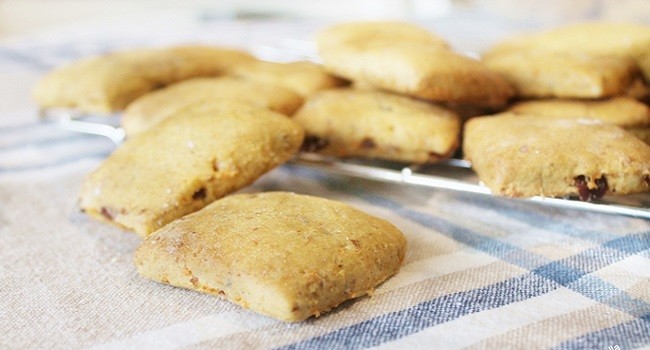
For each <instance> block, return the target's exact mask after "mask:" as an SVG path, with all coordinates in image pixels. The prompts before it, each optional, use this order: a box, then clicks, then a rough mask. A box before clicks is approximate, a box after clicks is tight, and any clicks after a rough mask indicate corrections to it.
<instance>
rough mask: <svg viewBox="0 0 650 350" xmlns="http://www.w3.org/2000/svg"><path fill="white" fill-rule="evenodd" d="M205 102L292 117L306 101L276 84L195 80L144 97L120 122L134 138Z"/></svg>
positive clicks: (132, 104)
mask: <svg viewBox="0 0 650 350" xmlns="http://www.w3.org/2000/svg"><path fill="white" fill-rule="evenodd" d="M203 101H224V102H226V103H227V102H229V101H235V102H241V103H246V104H250V105H252V106H256V107H264V108H268V109H270V110H273V111H276V112H279V113H282V114H285V115H291V114H293V112H295V111H296V109H298V107H300V105H302V102H303V98H302V96H300V95H299V94H297V93H296V92H294V91H293V90H290V89H288V88H286V87H283V86H279V85H276V84H272V83H263V82H256V81H250V80H246V79H239V78H233V77H218V78H193V79H188V80H184V81H181V82H179V83H175V84H171V85H169V86H167V87H165V88H162V89H160V90H156V91H153V92H150V93H148V94H145V95H143V96H140V97H139V98H137V99H136V100H135V101H133V102H132V103H130V104H129V105H128V107H127V108H126V110H125V111H124V113H123V114H122V119H121V121H120V122H121V124H122V127H123V128H124V131H125V132H126V135H127V136H133V135H136V134H139V133H141V132H143V131H145V130H148V129H150V128H151V127H153V126H154V125H156V124H158V123H160V122H161V121H163V120H165V119H166V118H169V117H170V116H171V115H174V114H175V113H176V112H177V111H179V110H181V109H183V108H186V107H187V106H190V105H192V104H195V103H200V102H203Z"/></svg>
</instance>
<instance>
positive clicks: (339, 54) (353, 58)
mask: <svg viewBox="0 0 650 350" xmlns="http://www.w3.org/2000/svg"><path fill="white" fill-rule="evenodd" d="M337 29H338V27H336V26H335V27H333V28H330V29H326V30H324V31H323V32H322V33H321V34H320V35H319V36H318V38H317V44H318V49H319V53H320V55H321V57H322V59H323V64H324V65H325V68H326V69H328V70H329V71H330V72H332V73H334V74H335V75H338V76H341V77H344V78H346V79H349V80H352V81H360V82H362V83H364V84H370V85H371V86H375V87H377V88H380V89H384V90H388V91H393V92H398V93H402V94H406V95H411V96H415V97H419V98H424V99H428V100H433V101H444V102H461V103H470V104H476V105H486V106H501V105H503V104H505V103H506V101H507V100H508V99H509V98H510V97H511V96H512V95H513V93H514V91H513V89H512V88H511V87H510V86H509V85H508V83H507V82H506V81H505V80H504V79H503V78H502V77H501V76H499V75H498V74H497V73H495V72H492V71H491V70H489V69H488V68H487V67H486V66H485V65H483V64H482V63H481V62H479V61H477V60H474V59H472V58H469V57H465V56H462V55H459V54H456V53H454V52H452V51H450V50H448V49H447V48H446V47H445V46H444V45H442V44H436V43H435V40H433V39H431V40H429V41H431V42H427V41H426V40H424V39H410V36H407V35H401V34H400V32H397V31H396V32H395V33H393V32H392V30H393V29H392V28H391V27H386V28H381V27H378V28H374V31H373V32H372V36H371V37H370V38H366V37H365V36H363V35H360V36H359V38H360V39H359V40H352V39H350V37H352V38H356V37H354V36H353V35H352V34H350V33H349V32H347V31H341V30H337ZM361 39H365V40H361Z"/></svg>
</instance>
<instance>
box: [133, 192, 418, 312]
mask: <svg viewBox="0 0 650 350" xmlns="http://www.w3.org/2000/svg"><path fill="white" fill-rule="evenodd" d="M405 252H406V239H405V237H404V235H403V234H402V233H401V232H400V231H399V230H398V229H397V228H396V227H395V226H393V225H391V224H390V223H389V222H387V221H384V220H382V219H379V218H376V217H373V216H371V215H368V214H366V213H363V212H361V211H359V210H357V209H354V208H352V207H350V206H348V205H346V204H343V203H339V202H335V201H332V200H328V199H324V198H318V197H311V196H306V195H298V194H294V193H286V192H268V193H260V194H240V195H233V196H228V197H226V198H223V199H220V200H218V201H216V202H214V203H212V204H210V205H209V206H207V207H205V208H204V209H202V210H200V211H198V212H196V213H193V214H191V215H188V216H185V217H183V218H181V219H179V220H176V221H174V222H172V223H170V224H169V225H167V226H165V227H164V228H162V229H160V230H158V231H157V232H155V233H154V234H152V235H151V236H149V237H148V238H147V239H146V240H145V241H144V242H142V245H141V246H140V247H139V248H138V250H137V251H136V253H135V265H136V267H137V269H138V272H140V274H142V275H143V276H145V277H147V278H150V279H152V280H155V281H159V282H163V283H167V284H171V285H174V286H177V287H183V288H188V289H193V290H197V291H200V292H203V293H208V294H213V295H218V296H222V297H224V298H226V299H228V300H230V301H232V302H234V303H236V304H238V305H241V306H242V307H245V308H249V309H251V310H253V311H255V312H258V313H261V314H264V315H268V316H271V317H274V318H277V319H280V320H284V321H301V320H304V319H306V318H308V317H310V316H312V315H315V316H318V315H320V314H321V313H323V312H326V311H328V310H330V309H332V308H334V307H336V306H337V305H339V304H341V303H342V302H344V301H346V300H348V299H352V298H356V297H359V296H362V295H365V294H367V293H370V292H372V290H373V288H374V287H375V286H376V285H377V284H379V283H381V282H383V281H384V280H386V279H387V278H388V277H390V276H392V275H393V274H395V273H396V272H397V271H398V269H399V267H400V265H401V263H402V261H403V259H404V255H405Z"/></svg>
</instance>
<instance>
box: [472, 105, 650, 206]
mask: <svg viewBox="0 0 650 350" xmlns="http://www.w3.org/2000/svg"><path fill="white" fill-rule="evenodd" d="M463 150H464V152H465V158H466V159H468V160H469V161H470V162H471V163H472V168H473V169H474V170H475V171H476V173H477V174H478V176H479V178H480V180H481V181H482V182H483V183H484V184H485V185H486V186H487V187H488V188H490V190H491V191H492V193H494V194H498V195H504V196H510V197H531V196H545V197H565V196H579V197H580V198H581V199H582V200H592V199H597V198H600V197H602V196H603V195H605V194H613V195H617V194H627V193H637V192H645V191H648V190H649V189H650V145H648V144H646V143H644V142H643V141H641V140H639V139H638V138H636V137H634V136H633V135H632V134H630V133H628V132H627V131H625V130H624V129H622V128H620V127H618V126H615V125H607V124H603V123H602V122H600V121H597V120H593V119H577V120H576V119H553V120H548V119H544V118H539V116H537V115H523V114H520V115H517V114H512V113H503V114H499V115H494V116H485V117H477V118H472V119H470V120H469V121H468V122H467V123H466V124H465V133H464V138H463Z"/></svg>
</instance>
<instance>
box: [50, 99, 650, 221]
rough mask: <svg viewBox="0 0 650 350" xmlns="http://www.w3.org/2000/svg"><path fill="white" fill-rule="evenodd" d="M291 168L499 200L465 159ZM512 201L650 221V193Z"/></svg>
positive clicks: (68, 119)
mask: <svg viewBox="0 0 650 350" xmlns="http://www.w3.org/2000/svg"><path fill="white" fill-rule="evenodd" d="M41 120H42V121H43V122H44V123H50V124H51V125H53V126H55V127H58V128H61V129H64V130H68V131H74V132H79V133H84V134H93V135H100V136H104V137H107V138H109V139H110V140H111V141H112V142H113V143H115V144H116V145H119V144H120V143H122V142H123V141H124V139H125V133H124V130H123V129H122V128H120V127H119V115H111V116H87V115H83V114H81V113H77V112H75V111H70V110H64V109H51V110H44V111H41ZM291 163H293V164H295V165H298V166H302V167H307V168H311V169H315V170H317V171H321V172H323V173H327V174H336V175H343V176H351V177H356V178H363V179H369V180H376V181H382V182H389V183H395V184H398V185H405V186H423V187H429V188H434V189H440V190H445V191H456V192H464V193H471V194H475V195H479V196H492V197H495V195H493V194H492V193H491V192H490V190H489V189H488V188H487V187H485V186H483V185H482V184H481V182H480V181H479V179H478V177H477V176H476V174H475V173H474V172H473V171H472V169H471V164H470V163H469V162H467V161H466V160H463V159H455V158H451V159H448V160H446V161H443V162H440V163H435V164H425V165H409V164H404V163H399V162H390V161H382V160H369V159H358V158H349V159H347V158H346V159H339V158H331V157H324V156H321V155H317V154H313V153H305V152H301V153H299V154H297V155H296V156H295V157H294V158H293V159H292V160H291ZM500 198H501V197H500ZM512 200H517V201H527V202H532V203H537V204H539V205H543V206H554V207H560V208H567V209H578V210H585V211H591V212H598V213H604V214H615V215H625V216H632V217H639V218H644V219H650V194H649V193H645V194H637V195H625V196H613V195H606V196H605V197H603V198H601V199H599V200H597V201H591V202H585V201H581V200H579V199H578V198H573V197H570V198H548V197H539V196H537V197H530V198H516V199H515V198H512Z"/></svg>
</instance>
